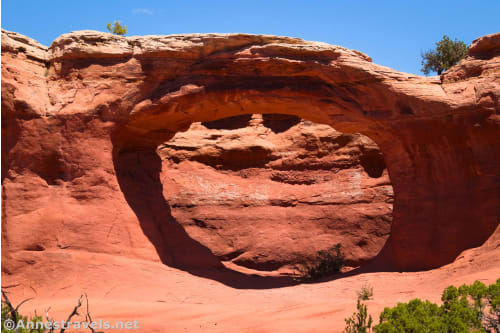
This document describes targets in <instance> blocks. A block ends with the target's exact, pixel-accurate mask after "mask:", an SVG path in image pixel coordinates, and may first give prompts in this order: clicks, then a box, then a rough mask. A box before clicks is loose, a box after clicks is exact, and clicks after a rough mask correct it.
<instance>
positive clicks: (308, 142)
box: [158, 115, 393, 270]
mask: <svg viewBox="0 0 500 333" xmlns="http://www.w3.org/2000/svg"><path fill="white" fill-rule="evenodd" d="M158 153H159V155H160V157H161V158H162V160H163V161H164V165H163V174H162V184H163V193H164V196H165V199H166V200H167V201H168V202H169V204H170V205H171V207H172V215H173V216H174V217H175V218H176V219H177V221H179V222H180V223H181V224H182V225H183V226H184V227H185V228H186V230H187V232H188V234H189V235H190V236H191V237H193V238H194V239H196V240H198V241H199V242H200V243H202V244H204V245H205V246H207V247H208V248H209V249H210V250H211V251H212V252H213V253H214V254H215V255H217V256H218V257H219V258H221V260H223V261H231V262H233V263H235V264H237V265H240V266H245V267H247V268H253V269H259V270H276V269H278V268H281V267H282V266H284V265H293V264H296V263H297V262H301V261H303V260H304V259H306V260H310V259H314V257H315V255H316V253H317V252H318V251H320V250H328V249H329V248H330V247H332V245H333V244H337V243H340V244H342V246H343V251H344V252H345V254H346V260H347V264H348V265H351V266H358V265H360V264H361V263H363V262H366V261H367V260H369V259H372V258H373V257H374V256H375V255H377V254H378V253H379V252H380V250H381V249H382V247H383V246H384V244H385V241H386V240H387V237H388V236H389V233H390V221H391V213H392V201H393V193H392V186H391V185H390V181H389V177H388V175H387V170H386V169H385V164H384V159H383V156H382V154H381V152H380V150H379V149H378V147H377V145H376V144H375V143H374V142H373V141H371V140H370V139H369V138H367V137H365V136H362V135H359V134H343V133H340V132H337V131H335V130H334V129H333V128H331V127H330V126H328V125H318V124H314V123H311V122H309V121H301V120H300V118H297V117H283V116H281V115H265V116H264V119H263V118H262V115H253V117H252V116H251V115H243V116H240V117H238V118H233V119H224V120H222V121H215V122H209V123H204V124H201V123H195V124H193V125H191V127H190V129H189V130H188V131H187V132H183V133H177V134H176V135H175V137H174V138H173V139H172V140H171V141H169V142H167V143H165V144H163V145H160V147H159V149H158Z"/></svg>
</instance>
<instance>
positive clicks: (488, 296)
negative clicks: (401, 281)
mask: <svg viewBox="0 0 500 333" xmlns="http://www.w3.org/2000/svg"><path fill="white" fill-rule="evenodd" d="M441 300H442V301H443V304H442V305H441V306H438V305H437V304H434V303H431V302H429V301H421V300H420V299H413V300H411V301H409V302H408V303H398V305H397V306H395V307H393V308H385V309H384V311H383V312H382V313H381V314H380V323H379V324H378V325H376V326H374V327H373V330H374V331H375V332H376V333H393V332H414V333H417V332H418V333H419V332H437V333H440V332H443V333H450V332H453V333H461V332H464V333H465V332H496V333H500V279H498V280H497V281H496V283H494V284H491V285H490V286H488V287H487V286H486V285H485V284H484V283H482V282H480V281H475V282H474V283H473V284H471V285H462V286H460V287H459V288H456V287H455V286H449V287H448V288H446V289H445V290H444V291H443V294H442V297H441Z"/></svg>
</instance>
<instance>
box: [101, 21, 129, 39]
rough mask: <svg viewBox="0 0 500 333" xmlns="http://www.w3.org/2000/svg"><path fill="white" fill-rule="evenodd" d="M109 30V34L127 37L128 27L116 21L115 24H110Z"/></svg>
mask: <svg viewBox="0 0 500 333" xmlns="http://www.w3.org/2000/svg"><path fill="white" fill-rule="evenodd" d="M106 27H107V28H108V30H109V32H111V33H113V34H115V35H120V36H121V35H125V34H126V33H127V26H126V25H121V23H120V22H119V21H115V22H114V23H113V24H111V23H108V24H107V25H106Z"/></svg>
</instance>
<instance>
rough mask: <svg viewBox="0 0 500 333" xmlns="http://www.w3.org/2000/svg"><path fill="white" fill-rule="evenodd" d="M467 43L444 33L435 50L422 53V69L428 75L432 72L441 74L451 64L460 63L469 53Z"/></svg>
mask: <svg viewBox="0 0 500 333" xmlns="http://www.w3.org/2000/svg"><path fill="white" fill-rule="evenodd" d="M467 50H468V47H467V45H466V44H465V43H464V42H462V41H459V40H457V39H455V40H454V41H453V40H451V39H450V37H448V36H446V35H444V36H443V39H441V40H440V41H439V42H437V43H436V49H435V50H428V51H426V52H424V53H422V69H421V71H422V72H423V73H424V74H425V75H428V74H429V73H430V72H437V73H438V75H441V73H442V72H443V71H446V70H447V69H449V68H450V67H451V66H453V65H455V64H456V63H458V62H459V61H460V60H461V59H462V58H463V57H465V56H466V55H467Z"/></svg>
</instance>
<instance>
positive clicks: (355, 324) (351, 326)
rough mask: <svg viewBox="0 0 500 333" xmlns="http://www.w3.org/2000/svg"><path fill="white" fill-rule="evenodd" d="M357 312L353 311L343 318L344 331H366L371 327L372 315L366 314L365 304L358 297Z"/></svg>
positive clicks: (366, 332)
mask: <svg viewBox="0 0 500 333" xmlns="http://www.w3.org/2000/svg"><path fill="white" fill-rule="evenodd" d="M356 307H357V308H358V311H357V312H354V313H353V314H352V316H351V317H350V318H347V319H345V323H346V327H345V329H344V333H368V332H370V330H371V327H372V323H373V320H372V316H368V310H367V307H366V305H365V304H363V303H361V302H360V301H359V299H358V304H357V305H356Z"/></svg>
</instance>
